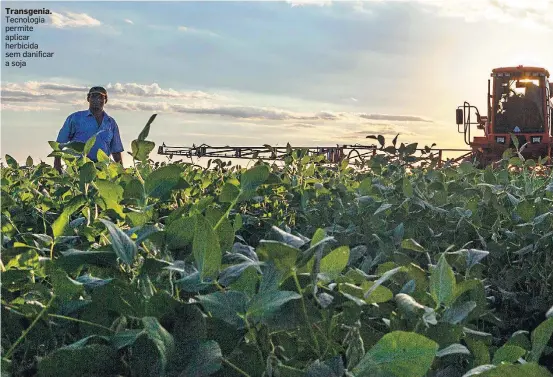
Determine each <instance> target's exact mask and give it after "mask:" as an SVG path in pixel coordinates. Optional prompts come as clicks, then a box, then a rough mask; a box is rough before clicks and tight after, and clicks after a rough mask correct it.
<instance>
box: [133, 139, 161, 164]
mask: <svg viewBox="0 0 553 377" xmlns="http://www.w3.org/2000/svg"><path fill="white" fill-rule="evenodd" d="M155 147H156V143H154V142H153V141H149V140H133V141H132V142H131V155H132V157H133V158H134V159H135V160H138V161H147V160H148V157H149V156H150V153H151V152H152V151H153V150H154V148H155Z"/></svg>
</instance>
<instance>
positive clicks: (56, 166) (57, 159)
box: [54, 156, 62, 174]
mask: <svg viewBox="0 0 553 377" xmlns="http://www.w3.org/2000/svg"><path fill="white" fill-rule="evenodd" d="M54 169H56V170H57V171H58V172H59V173H60V174H61V171H62V170H61V157H58V156H56V157H54Z"/></svg>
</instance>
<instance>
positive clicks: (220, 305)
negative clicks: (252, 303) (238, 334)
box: [197, 291, 247, 329]
mask: <svg viewBox="0 0 553 377" xmlns="http://www.w3.org/2000/svg"><path fill="white" fill-rule="evenodd" d="M197 298H198V300H199V301H200V303H201V304H202V306H203V307H204V308H205V311H206V312H207V313H210V314H211V315H212V316H213V317H215V318H218V319H220V320H223V321H225V322H226V323H228V324H230V325H232V326H234V327H235V328H237V329H242V328H244V327H245V322H244V320H243V319H242V316H243V315H244V314H245V313H246V305H247V296H246V294H245V293H244V292H236V291H228V292H215V293H210V294H208V295H201V296H197Z"/></svg>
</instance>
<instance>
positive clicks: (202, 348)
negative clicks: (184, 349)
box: [179, 340, 223, 377]
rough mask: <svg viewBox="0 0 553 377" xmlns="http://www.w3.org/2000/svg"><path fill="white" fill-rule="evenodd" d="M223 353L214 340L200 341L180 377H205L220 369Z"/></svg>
mask: <svg viewBox="0 0 553 377" xmlns="http://www.w3.org/2000/svg"><path fill="white" fill-rule="evenodd" d="M222 359H223V355H222V352H221V348H220V347H219V344H217V342H216V341H214V340H207V341H203V342H201V343H200V344H199V345H198V347H197V348H195V349H194V352H193V354H192V355H191V356H190V359H189V361H188V365H187V366H186V369H185V370H184V371H183V372H182V373H181V374H179V376H180V377H207V376H211V375H213V373H215V372H217V371H218V370H219V369H221V364H222Z"/></svg>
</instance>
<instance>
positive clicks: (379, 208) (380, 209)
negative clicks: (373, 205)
mask: <svg viewBox="0 0 553 377" xmlns="http://www.w3.org/2000/svg"><path fill="white" fill-rule="evenodd" d="M389 208H392V205H391V204H388V203H382V204H381V205H380V207H378V209H377V210H376V212H375V213H374V214H375V215H378V214H379V213H380V212H384V211H386V210H387V209H389Z"/></svg>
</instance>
